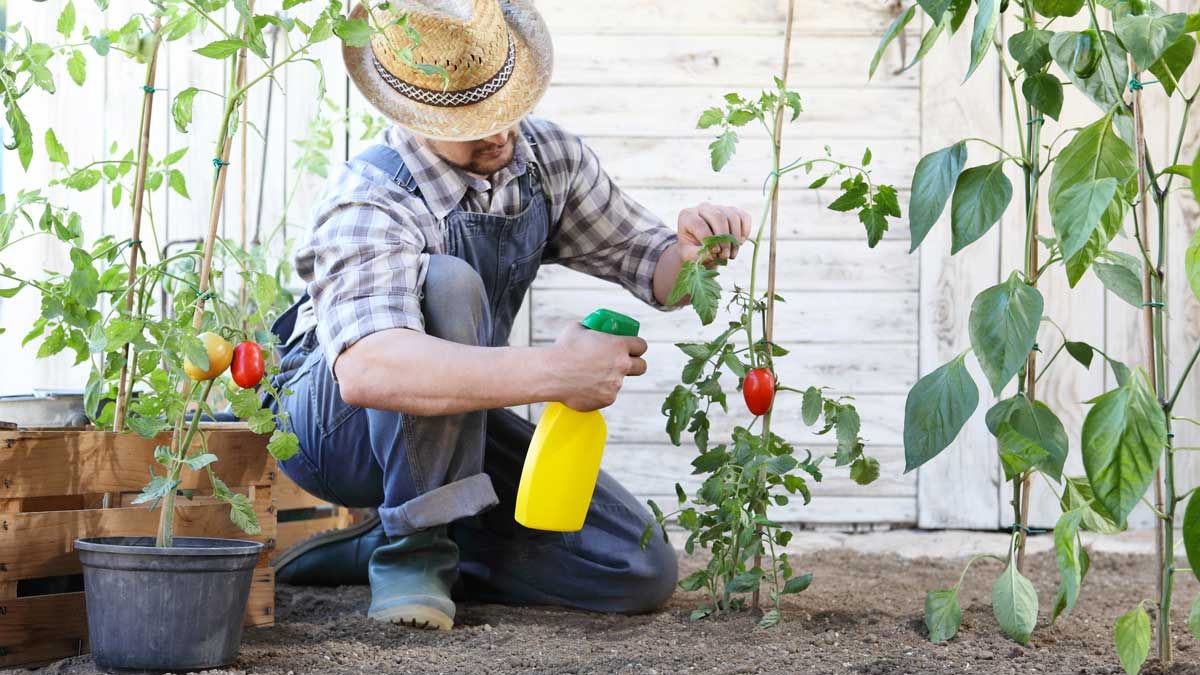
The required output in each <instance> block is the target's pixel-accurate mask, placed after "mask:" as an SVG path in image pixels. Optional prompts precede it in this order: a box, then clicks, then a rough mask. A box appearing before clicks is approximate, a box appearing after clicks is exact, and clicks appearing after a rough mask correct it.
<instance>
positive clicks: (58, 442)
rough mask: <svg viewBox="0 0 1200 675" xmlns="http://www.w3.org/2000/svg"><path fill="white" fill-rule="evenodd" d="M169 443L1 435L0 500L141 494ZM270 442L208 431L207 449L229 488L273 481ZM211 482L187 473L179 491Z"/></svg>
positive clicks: (103, 435) (78, 435) (105, 436)
mask: <svg viewBox="0 0 1200 675" xmlns="http://www.w3.org/2000/svg"><path fill="white" fill-rule="evenodd" d="M169 442H170V434H169V433H164V434H162V435H160V436H159V437H158V438H157V439H146V438H142V437H140V436H134V435H132V434H127V435H116V434H112V433H109V432H100V431H0V497H37V496H53V495H67V494H80V493H94V492H122V491H128V490H140V489H141V487H142V486H143V485H144V484H145V482H146V480H147V473H146V467H148V466H153V465H154V447H155V446H156V445H163V444H168V443H169ZM266 442H267V437H266V436H262V435H259V434H255V433H252V432H250V431H249V430H247V429H245V428H242V429H240V430H238V429H232V428H227V429H223V430H220V431H215V430H214V431H210V432H208V451H209V452H212V453H214V454H216V455H217V457H219V458H220V459H219V460H218V461H217V462H216V463H215V464H213V468H214V470H216V472H217V473H218V475H219V476H221V478H222V480H224V481H225V482H226V483H227V484H229V485H252V484H260V483H269V482H271V480H272V479H273V473H274V471H275V462H274V460H272V459H271V457H270V455H269V454H267V451H266ZM196 447H199V440H197V443H196ZM207 480H208V479H207V478H206V477H204V476H203V475H198V474H197V472H192V471H187V472H184V475H183V483H182V484H181V486H180V487H181V489H188V488H194V487H203V486H205V485H207Z"/></svg>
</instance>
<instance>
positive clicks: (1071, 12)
mask: <svg viewBox="0 0 1200 675" xmlns="http://www.w3.org/2000/svg"><path fill="white" fill-rule="evenodd" d="M1085 2H1086V0H1033V7H1034V9H1035V10H1037V13H1038V14H1041V15H1042V16H1047V17H1050V16H1075V15H1076V14H1078V13H1079V10H1081V9H1083V5H1084V3H1085Z"/></svg>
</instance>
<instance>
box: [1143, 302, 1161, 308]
mask: <svg viewBox="0 0 1200 675" xmlns="http://www.w3.org/2000/svg"><path fill="white" fill-rule="evenodd" d="M1142 307H1149V308H1151V309H1163V308H1164V307H1166V305H1164V304H1162V303H1161V302H1158V301H1157V300H1152V301H1150V302H1143V303H1142Z"/></svg>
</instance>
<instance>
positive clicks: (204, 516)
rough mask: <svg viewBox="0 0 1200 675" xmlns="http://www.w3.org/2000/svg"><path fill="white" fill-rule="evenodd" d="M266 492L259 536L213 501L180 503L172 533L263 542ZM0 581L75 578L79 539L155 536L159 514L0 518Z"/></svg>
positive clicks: (270, 524) (125, 511)
mask: <svg viewBox="0 0 1200 675" xmlns="http://www.w3.org/2000/svg"><path fill="white" fill-rule="evenodd" d="M270 506H271V497H270V493H269V491H262V492H261V493H260V494H259V495H258V498H257V499H255V501H254V512H255V514H256V515H257V516H258V520H259V523H260V525H261V526H262V532H261V533H260V534H258V535H254V536H251V535H247V534H246V533H245V532H243V531H242V530H241V529H240V528H238V527H237V526H236V525H234V524H233V523H232V522H231V521H230V520H229V505H228V504H224V503H220V502H216V501H214V500H204V501H201V500H200V499H197V500H196V502H191V503H189V502H188V501H187V500H183V499H181V500H179V503H178V504H177V506H176V509H175V531H176V534H178V535H180V536H205V537H228V538H231V539H250V540H254V541H261V542H268V541H270V540H272V539H274V538H275V537H276V527H275V516H274V514H273V513H271V512H270V510H269V509H270ZM0 519H3V524H2V526H0V581H15V580H17V579H33V578H38V577H49V576H58V575H63V574H77V573H78V572H79V571H80V567H79V555H78V554H77V553H76V552H75V548H74V541H75V539H77V538H80V537H110V536H138V535H145V534H147V533H151V532H154V531H155V528H156V527H157V524H158V511H151V510H150V509H148V508H146V507H145V506H131V507H127V508H111V509H85V510H81V511H45V512H40V513H16V514H3V515H0Z"/></svg>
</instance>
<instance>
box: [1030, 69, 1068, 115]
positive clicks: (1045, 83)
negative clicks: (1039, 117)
mask: <svg viewBox="0 0 1200 675" xmlns="http://www.w3.org/2000/svg"><path fill="white" fill-rule="evenodd" d="M1021 93H1022V95H1024V96H1025V100H1026V101H1029V103H1030V105H1032V106H1033V107H1034V108H1037V109H1038V110H1040V111H1041V112H1044V113H1046V115H1047V116H1048V117H1050V118H1051V119H1058V116H1059V115H1060V114H1062V106H1063V86H1062V82H1060V81H1059V80H1058V78H1057V77H1055V76H1054V75H1051V74H1050V73H1035V74H1033V75H1030V76H1029V77H1026V78H1025V82H1024V83H1022V84H1021Z"/></svg>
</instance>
